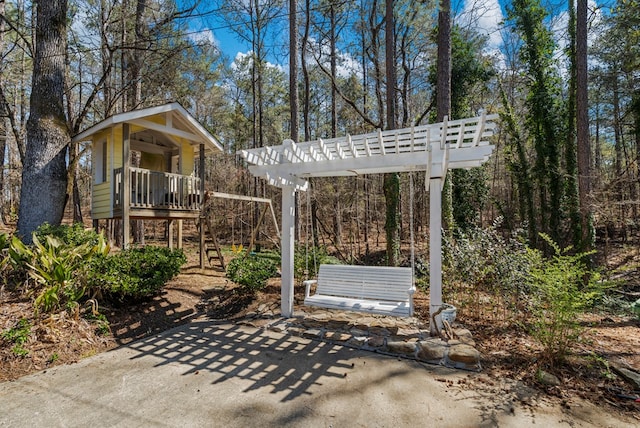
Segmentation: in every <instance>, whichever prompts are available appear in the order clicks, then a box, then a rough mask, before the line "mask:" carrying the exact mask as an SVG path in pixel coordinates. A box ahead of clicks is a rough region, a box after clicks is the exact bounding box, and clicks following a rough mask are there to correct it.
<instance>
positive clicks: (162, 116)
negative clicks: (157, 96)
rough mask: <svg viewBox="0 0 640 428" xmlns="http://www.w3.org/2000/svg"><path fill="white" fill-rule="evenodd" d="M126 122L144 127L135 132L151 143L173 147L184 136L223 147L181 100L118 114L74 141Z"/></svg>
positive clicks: (208, 147) (210, 148)
mask: <svg viewBox="0 0 640 428" xmlns="http://www.w3.org/2000/svg"><path fill="white" fill-rule="evenodd" d="M123 123H129V124H130V125H133V126H136V127H138V129H140V130H139V131H137V132H135V134H136V138H137V139H138V140H139V141H140V142H146V143H148V144H149V145H156V146H168V147H170V146H172V145H174V144H175V143H176V140H177V139H183V140H187V141H189V142H190V143H191V144H192V145H193V146H199V145H200V144H204V146H205V149H206V150H208V151H222V150H223V148H222V144H220V142H219V141H218V139H217V138H216V137H214V136H213V135H211V133H209V131H207V130H206V129H205V128H204V126H202V125H201V124H200V123H199V122H198V121H197V120H196V119H195V118H194V117H193V116H191V114H189V112H188V111H187V110H186V109H185V108H184V107H182V105H180V103H177V102H173V103H169V104H163V105H160V106H156V107H148V108H143V109H139V110H132V111H128V112H125V113H119V114H115V115H113V116H110V117H108V118H106V119H105V120H103V121H102V122H100V123H97V124H95V125H93V126H92V127H90V128H87V129H85V130H84V131H82V132H81V133H79V134H78V135H76V136H74V137H73V138H72V140H71V141H72V142H78V141H86V140H89V139H91V138H92V137H93V136H94V135H96V134H98V133H100V132H102V131H104V130H107V129H109V128H113V127H115V126H117V125H121V124H123Z"/></svg>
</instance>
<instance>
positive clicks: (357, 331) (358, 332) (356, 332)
mask: <svg viewBox="0 0 640 428" xmlns="http://www.w3.org/2000/svg"><path fill="white" fill-rule="evenodd" d="M349 332H350V333H351V334H352V335H354V336H368V335H369V332H368V331H367V330H363V329H359V328H352V329H351V330H349Z"/></svg>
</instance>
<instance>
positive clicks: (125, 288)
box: [88, 246, 187, 302]
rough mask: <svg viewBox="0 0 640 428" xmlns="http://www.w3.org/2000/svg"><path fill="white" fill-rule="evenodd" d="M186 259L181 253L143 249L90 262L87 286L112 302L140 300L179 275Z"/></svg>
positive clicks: (123, 252) (132, 249) (150, 247)
mask: <svg viewBox="0 0 640 428" xmlns="http://www.w3.org/2000/svg"><path fill="white" fill-rule="evenodd" d="M186 261H187V259H186V257H185V255H184V253H183V251H182V250H180V249H176V250H170V249H168V248H162V247H153V246H146V247H140V248H131V249H127V250H124V251H121V252H119V253H117V254H114V255H111V256H103V257H96V258H95V259H94V260H93V261H92V262H91V276H90V277H89V279H88V285H89V286H90V287H92V288H93V289H95V290H97V291H98V292H99V294H102V295H103V296H104V297H107V298H109V299H111V300H113V301H119V302H124V301H128V300H133V301H136V300H140V299H144V298H148V297H151V296H153V295H155V294H157V293H158V291H160V290H161V289H162V287H163V286H164V285H165V284H166V283H167V281H169V280H170V279H172V278H173V277H174V276H176V275H177V274H178V273H180V267H181V266H182V265H183V264H184V263H186Z"/></svg>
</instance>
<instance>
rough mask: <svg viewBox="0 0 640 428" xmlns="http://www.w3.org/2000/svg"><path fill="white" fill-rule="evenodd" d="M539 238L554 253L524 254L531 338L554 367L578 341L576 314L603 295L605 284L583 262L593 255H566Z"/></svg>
mask: <svg viewBox="0 0 640 428" xmlns="http://www.w3.org/2000/svg"><path fill="white" fill-rule="evenodd" d="M540 236H542V238H543V239H544V240H545V241H547V243H548V244H549V246H550V247H551V248H552V249H553V251H554V254H553V256H552V257H550V258H545V257H543V255H542V253H541V252H540V251H538V250H535V249H529V250H528V251H527V252H528V254H529V257H530V260H531V262H532V265H531V271H530V274H529V277H528V281H529V285H530V286H531V296H530V297H531V299H532V301H531V310H532V312H533V314H534V318H533V323H532V326H531V335H532V336H533V337H534V338H535V339H536V340H538V342H540V344H541V345H542V346H543V355H542V356H543V358H544V359H545V360H546V361H547V362H549V363H551V364H553V363H556V362H559V361H561V360H562V359H563V358H564V357H565V356H566V354H567V352H568V350H569V348H570V347H571V346H572V345H574V344H575V343H576V342H577V341H578V340H579V338H580V334H581V331H582V328H581V327H580V325H579V323H578V315H579V314H580V313H581V312H582V311H583V310H584V309H586V308H587V307H589V306H590V305H593V304H594V303H595V302H596V301H597V299H599V298H600V297H601V296H602V294H603V292H604V287H605V285H603V283H601V282H600V281H599V279H600V277H599V275H598V274H597V273H595V272H593V271H591V270H589V269H588V267H587V265H586V263H585V258H587V257H588V256H589V255H591V254H592V253H579V254H569V250H570V248H566V249H564V250H561V249H560V247H559V246H558V245H557V244H556V243H555V242H553V240H552V239H551V238H549V237H548V236H546V235H544V234H540Z"/></svg>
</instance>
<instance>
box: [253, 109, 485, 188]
mask: <svg viewBox="0 0 640 428" xmlns="http://www.w3.org/2000/svg"><path fill="white" fill-rule="evenodd" d="M496 118H497V115H490V116H485V115H483V116H479V117H475V118H470V119H462V120H453V121H445V122H442V123H437V124H430V125H423V126H416V127H412V128H404V129H399V130H391V131H380V130H378V131H377V132H375V133H369V134H362V135H356V136H349V135H348V136H346V137H341V138H331V139H326V140H325V139H318V140H315V141H309V142H304V143H295V142H293V141H291V140H285V141H284V143H283V144H282V145H281V146H268V147H262V148H257V149H249V150H243V151H242V155H243V156H244V158H245V159H246V160H247V162H248V163H249V164H251V166H250V167H249V170H250V171H251V172H252V173H253V174H254V175H256V176H258V177H263V178H265V179H266V178H267V177H269V178H270V179H272V180H274V179H275V180H280V179H281V180H283V182H285V183H288V182H289V181H290V180H291V176H295V177H298V178H300V179H306V178H309V177H330V176H341V175H344V176H346V175H361V174H372V173H385V172H393V171H397V172H405V171H414V170H422V171H426V170H429V171H431V177H442V176H443V175H444V173H445V172H446V169H447V168H452V169H453V168H471V167H474V166H480V165H481V164H482V163H484V162H485V161H486V160H487V159H488V157H489V155H491V153H492V152H493V146H491V144H489V138H490V137H491V136H492V135H493V130H494V128H495V123H494V122H493V120H495V119H496ZM429 151H433V152H436V151H438V152H439V151H442V152H447V153H446V154H445V153H442V154H441V155H439V156H432V157H431V159H429V156H427V154H426V152H429ZM420 153H425V155H424V156H420ZM427 164H431V165H430V168H428V167H427Z"/></svg>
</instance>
